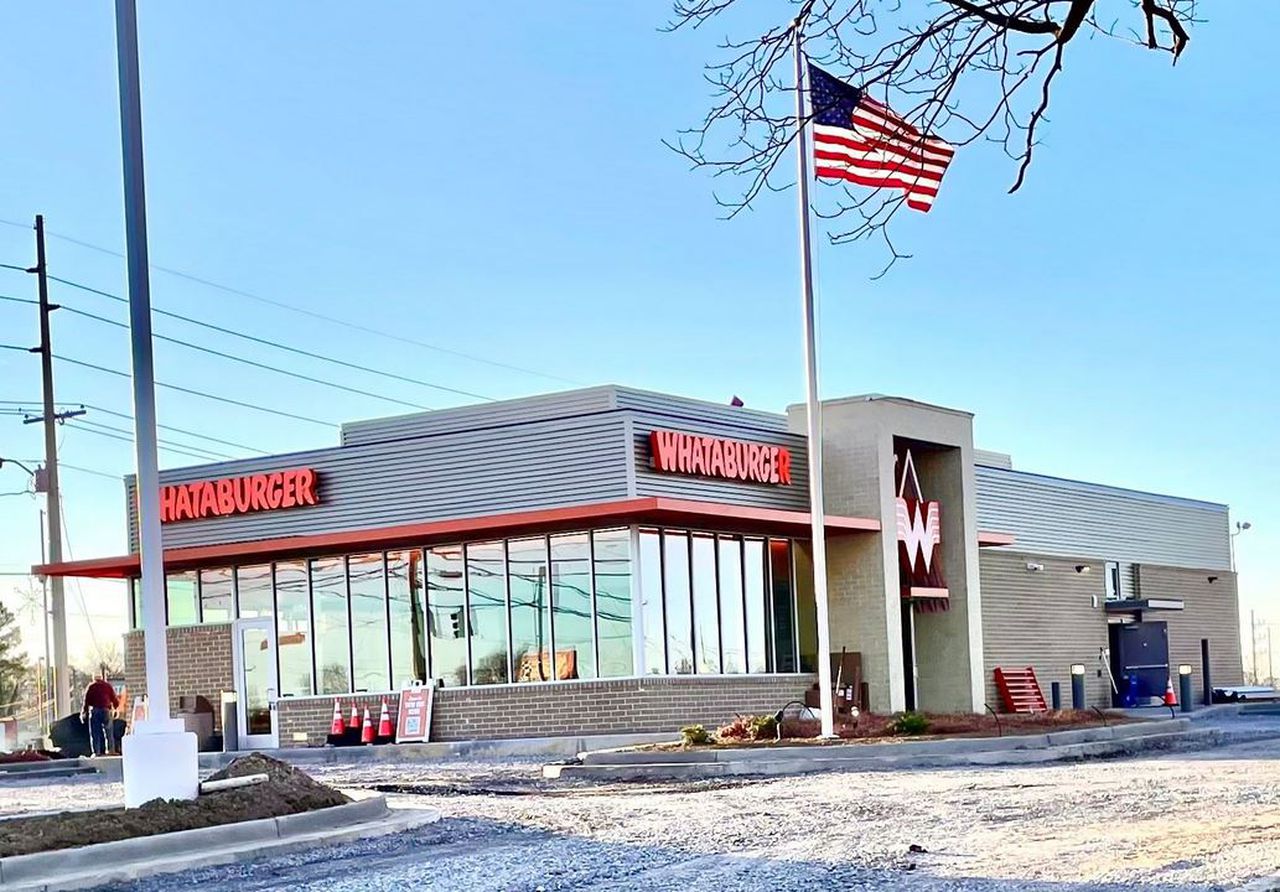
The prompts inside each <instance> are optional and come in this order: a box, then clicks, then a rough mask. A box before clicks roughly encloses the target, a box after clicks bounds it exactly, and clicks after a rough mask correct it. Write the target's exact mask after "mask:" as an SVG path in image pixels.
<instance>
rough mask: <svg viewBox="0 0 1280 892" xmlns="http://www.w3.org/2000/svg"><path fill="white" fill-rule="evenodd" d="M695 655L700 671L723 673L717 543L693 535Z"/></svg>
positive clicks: (711, 673) (704, 672)
mask: <svg viewBox="0 0 1280 892" xmlns="http://www.w3.org/2000/svg"><path fill="white" fill-rule="evenodd" d="M691 541H692V543H693V654H694V663H695V664H696V666H697V670H696V671H697V672H699V673H701V674H709V675H716V674H718V673H719V672H720V617H719V615H718V613H719V612H718V611H717V609H716V540H715V539H713V538H712V537H711V536H708V535H705V534H702V533H694V534H693V537H692V540H691Z"/></svg>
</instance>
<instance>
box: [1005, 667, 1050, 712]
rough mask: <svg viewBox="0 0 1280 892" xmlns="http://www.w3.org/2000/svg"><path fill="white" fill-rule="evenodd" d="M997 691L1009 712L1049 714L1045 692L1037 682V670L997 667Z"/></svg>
mask: <svg viewBox="0 0 1280 892" xmlns="http://www.w3.org/2000/svg"><path fill="white" fill-rule="evenodd" d="M996 690H998V691H999V692H1000V699H1001V700H1002V701H1003V702H1004V708H1005V710H1006V711H1007V712H1021V713H1033V712H1047V711H1048V710H1049V705H1048V704H1047V703H1045V702H1044V692H1043V691H1041V690H1040V682H1039V681H1037V680H1036V670H1034V669H1032V668H1031V667H1030V666H1026V667H1024V668H1021V669H1011V668H1007V667H1005V666H997V667H996Z"/></svg>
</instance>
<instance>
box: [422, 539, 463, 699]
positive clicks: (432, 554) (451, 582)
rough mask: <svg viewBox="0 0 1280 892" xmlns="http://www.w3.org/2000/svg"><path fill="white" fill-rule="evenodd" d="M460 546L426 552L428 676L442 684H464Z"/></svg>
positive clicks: (441, 547) (443, 547)
mask: <svg viewBox="0 0 1280 892" xmlns="http://www.w3.org/2000/svg"><path fill="white" fill-rule="evenodd" d="M466 609H467V601H466V591H465V587H464V575H463V562H462V546H461V545H445V546H439V547H436V548H432V549H430V550H428V551H427V634H428V636H429V638H430V641H431V643H430V652H431V676H432V678H439V679H442V680H443V681H444V683H445V684H451V685H464V684H466V683H467V618H466Z"/></svg>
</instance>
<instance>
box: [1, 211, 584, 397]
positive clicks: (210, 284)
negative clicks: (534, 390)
mask: <svg viewBox="0 0 1280 892" xmlns="http://www.w3.org/2000/svg"><path fill="white" fill-rule="evenodd" d="M0 223H3V224H5V225H7V226H14V227H17V228H18V229H30V228H31V227H30V225H29V224H26V223H16V222H14V221H13V220H0ZM45 231H46V232H47V233H48V234H49V235H51V236H53V237H54V238H56V239H60V240H62V241H64V242H69V243H71V244H73V245H79V246H80V247H82V248H88V249H89V250H91V251H98V252H99V253H102V254H107V255H109V256H111V257H119V258H121V259H124V254H122V253H120V252H119V251H115V250H112V249H111V248H104V247H103V246H101V245H95V244H93V243H92V242H86V241H82V240H81V239H77V238H72V237H71V236H69V235H62V234H60V233H57V232H51V231H49V230H45ZM150 266H151V268H152V269H154V270H159V271H160V272H162V273H168V274H169V275H171V276H176V277H178V278H179V279H186V280H187V281H189V282H195V283H196V284H198V285H204V286H205V287H206V288H214V289H217V290H218V291H224V292H226V293H227V294H234V295H236V296H238V297H244V298H248V299H249V300H254V301H257V302H259V303H264V304H268V305H270V306H273V307H279V308H280V309H283V310H289V311H291V312H294V313H301V314H302V315H304V316H310V317H312V318H313V319H320V320H322V321H324V322H329V323H332V324H334V325H341V326H342V327H343V328H346V329H355V330H356V331H362V332H365V333H366V334H371V335H376V336H378V337H382V338H388V339H389V340H393V341H399V342H401V343H403V344H412V345H413V346H415V347H421V348H423V349H424V350H434V351H436V352H437V353H444V354H447V355H449V356H457V357H459V358H461V359H468V360H471V361H472V362H478V363H482V364H484V365H489V366H493V367H495V368H500V369H508V370H509V371H513V372H521V373H523V374H526V375H536V376H537V377H539V378H546V379H548V380H551V381H560V382H562V383H564V384H574V385H581V384H582V383H583V382H581V381H575V380H573V379H572V378H565V377H563V376H561V375H552V374H550V373H548V372H540V371H538V370H537V369H530V368H526V367H524V366H518V365H514V364H512V363H507V362H499V361H498V360H495V359H486V358H485V357H483V356H477V355H475V354H473V353H466V352H463V351H461V350H453V349H451V348H449V347H441V346H439V345H438V344H431V343H428V342H426V341H419V340H417V339H416V338H410V337H406V336H404V335H400V334H396V333H394V332H389V331H384V330H382V329H379V328H373V327H371V326H367V325H360V324H358V323H355V322H349V321H347V320H345V319H339V318H337V317H336V316H328V315H326V314H324V313H317V312H316V311H315V310H308V309H306V308H304V307H299V306H295V305H294V304H290V303H286V302H284V301H280V300H274V299H272V298H269V297H262V296H261V295H258V294H254V293H252V292H249V291H245V290H243V289H240V288H233V287H232V286H230V285H223V284H221V283H219V282H215V281H213V280H211V279H205V278H201V277H200V276H196V275H192V274H191V273H187V272H183V271H182V270H179V269H173V268H172V267H167V266H161V265H160V264H158V263H153V264H150ZM23 271H24V272H25V269H24V270H23ZM50 278H52V276H50Z"/></svg>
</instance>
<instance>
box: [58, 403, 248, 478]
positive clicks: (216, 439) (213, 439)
mask: <svg viewBox="0 0 1280 892" xmlns="http://www.w3.org/2000/svg"><path fill="white" fill-rule="evenodd" d="M80 405H83V406H84V408H86V409H92V410H93V411H95V412H101V413H102V414H104V415H114V416H115V417H116V418H123V419H124V420H125V421H133V416H132V415H130V414H128V413H127V412H117V411H115V410H114V409H104V408H102V406H94V405H90V404H88V403H81V404H80ZM156 427H158V428H160V429H161V430H166V431H173V432H174V433H175V434H186V435H187V436H189V437H199V438H200V439H201V440H208V441H209V442H210V443H221V444H222V445H223V446H232V447H235V448H236V449H244V450H246V451H248V452H256V453H258V454H259V455H270V454H271V453H270V452H268V451H267V450H265V449H258V448H257V447H255V446H246V445H245V444H244V443H237V442H235V441H234V440H223V439H221V438H219V437H214V436H211V435H209V434H202V433H200V432H199V431H193V430H187V429H186V428H182V427H174V426H173V425H172V424H157V425H156ZM59 464H61V463H59Z"/></svg>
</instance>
